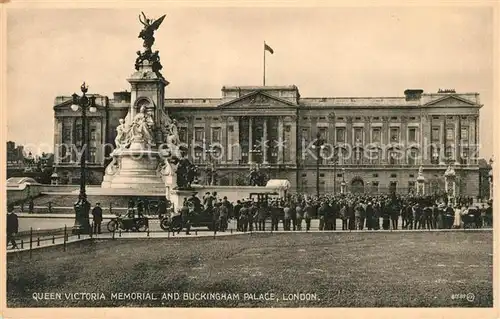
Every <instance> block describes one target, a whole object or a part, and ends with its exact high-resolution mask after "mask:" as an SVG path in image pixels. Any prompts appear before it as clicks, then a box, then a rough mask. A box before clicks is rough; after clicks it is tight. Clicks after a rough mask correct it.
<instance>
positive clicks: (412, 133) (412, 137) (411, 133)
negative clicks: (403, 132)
mask: <svg viewBox="0 0 500 319" xmlns="http://www.w3.org/2000/svg"><path fill="white" fill-rule="evenodd" d="M408 141H409V142H416V141H417V129H416V128H414V127H411V128H410V129H408Z"/></svg>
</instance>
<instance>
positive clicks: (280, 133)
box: [278, 116, 285, 164]
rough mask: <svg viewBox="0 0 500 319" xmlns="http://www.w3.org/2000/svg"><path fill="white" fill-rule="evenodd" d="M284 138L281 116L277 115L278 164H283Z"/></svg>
mask: <svg viewBox="0 0 500 319" xmlns="http://www.w3.org/2000/svg"><path fill="white" fill-rule="evenodd" d="M284 139H285V132H284V128H283V117H281V116H280V117H278V164H283V159H284V157H285V156H284V154H283V149H284V147H283V141H284Z"/></svg>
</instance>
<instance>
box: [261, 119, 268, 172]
mask: <svg viewBox="0 0 500 319" xmlns="http://www.w3.org/2000/svg"><path fill="white" fill-rule="evenodd" d="M267 120H268V119H267V117H264V118H263V125H262V130H263V133H262V140H263V141H264V143H262V145H261V147H262V164H267V150H268V147H267V144H268V143H267Z"/></svg>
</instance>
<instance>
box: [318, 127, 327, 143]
mask: <svg viewBox="0 0 500 319" xmlns="http://www.w3.org/2000/svg"><path fill="white" fill-rule="evenodd" d="M318 132H319V135H320V136H321V138H322V139H323V140H325V141H326V140H327V139H328V129H327V128H326V127H320V128H318Z"/></svg>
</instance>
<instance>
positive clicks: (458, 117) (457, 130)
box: [454, 116, 461, 165]
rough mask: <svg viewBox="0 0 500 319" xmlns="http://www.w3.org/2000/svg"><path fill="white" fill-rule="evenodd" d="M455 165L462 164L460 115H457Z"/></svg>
mask: <svg viewBox="0 0 500 319" xmlns="http://www.w3.org/2000/svg"><path fill="white" fill-rule="evenodd" d="M454 147H455V165H460V157H461V154H460V148H461V146H460V116H456V117H455V143H454Z"/></svg>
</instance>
